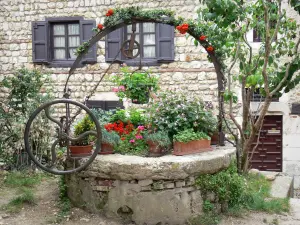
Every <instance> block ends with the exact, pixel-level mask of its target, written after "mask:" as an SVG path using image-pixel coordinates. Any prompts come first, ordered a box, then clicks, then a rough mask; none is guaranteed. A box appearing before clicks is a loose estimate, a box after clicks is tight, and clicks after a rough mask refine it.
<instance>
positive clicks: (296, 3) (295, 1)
mask: <svg viewBox="0 0 300 225" xmlns="http://www.w3.org/2000/svg"><path fill="white" fill-rule="evenodd" d="M291 5H292V7H294V9H295V10H296V11H297V12H298V13H299V14H300V0H291Z"/></svg>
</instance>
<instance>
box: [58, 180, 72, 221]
mask: <svg viewBox="0 0 300 225" xmlns="http://www.w3.org/2000/svg"><path fill="white" fill-rule="evenodd" d="M58 188H59V202H58V207H59V212H58V215H57V219H56V222H57V223H60V222H61V221H62V220H63V218H64V217H66V216H67V215H69V214H70V210H71V201H70V199H69V197H68V190H67V185H66V181H65V176H60V177H59V181H58Z"/></svg>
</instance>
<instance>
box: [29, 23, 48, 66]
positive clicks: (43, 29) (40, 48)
mask: <svg viewBox="0 0 300 225" xmlns="http://www.w3.org/2000/svg"><path fill="white" fill-rule="evenodd" d="M47 31H48V23H47V22H42V21H41V22H32V61H33V62H35V63H47V62H48V46H47V40H48V35H47V34H48V32H47Z"/></svg>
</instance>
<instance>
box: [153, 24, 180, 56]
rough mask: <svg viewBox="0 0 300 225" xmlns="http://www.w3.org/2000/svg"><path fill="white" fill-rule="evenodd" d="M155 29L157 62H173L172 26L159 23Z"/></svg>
mask: <svg viewBox="0 0 300 225" xmlns="http://www.w3.org/2000/svg"><path fill="white" fill-rule="evenodd" d="M156 29H157V30H156V31H157V52H158V61H173V60H174V54H175V53H174V26H171V25H168V24H162V23H159V24H158V26H157V28H156Z"/></svg>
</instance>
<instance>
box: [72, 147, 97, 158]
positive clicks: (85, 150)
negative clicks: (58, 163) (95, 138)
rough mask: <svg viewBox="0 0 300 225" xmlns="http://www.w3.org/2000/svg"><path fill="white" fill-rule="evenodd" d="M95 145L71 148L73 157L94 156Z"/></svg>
mask: <svg viewBox="0 0 300 225" xmlns="http://www.w3.org/2000/svg"><path fill="white" fill-rule="evenodd" d="M92 150H93V145H84V146H77V145H72V146H70V152H71V156H74V157H85V156H89V155H91V154H92Z"/></svg>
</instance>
